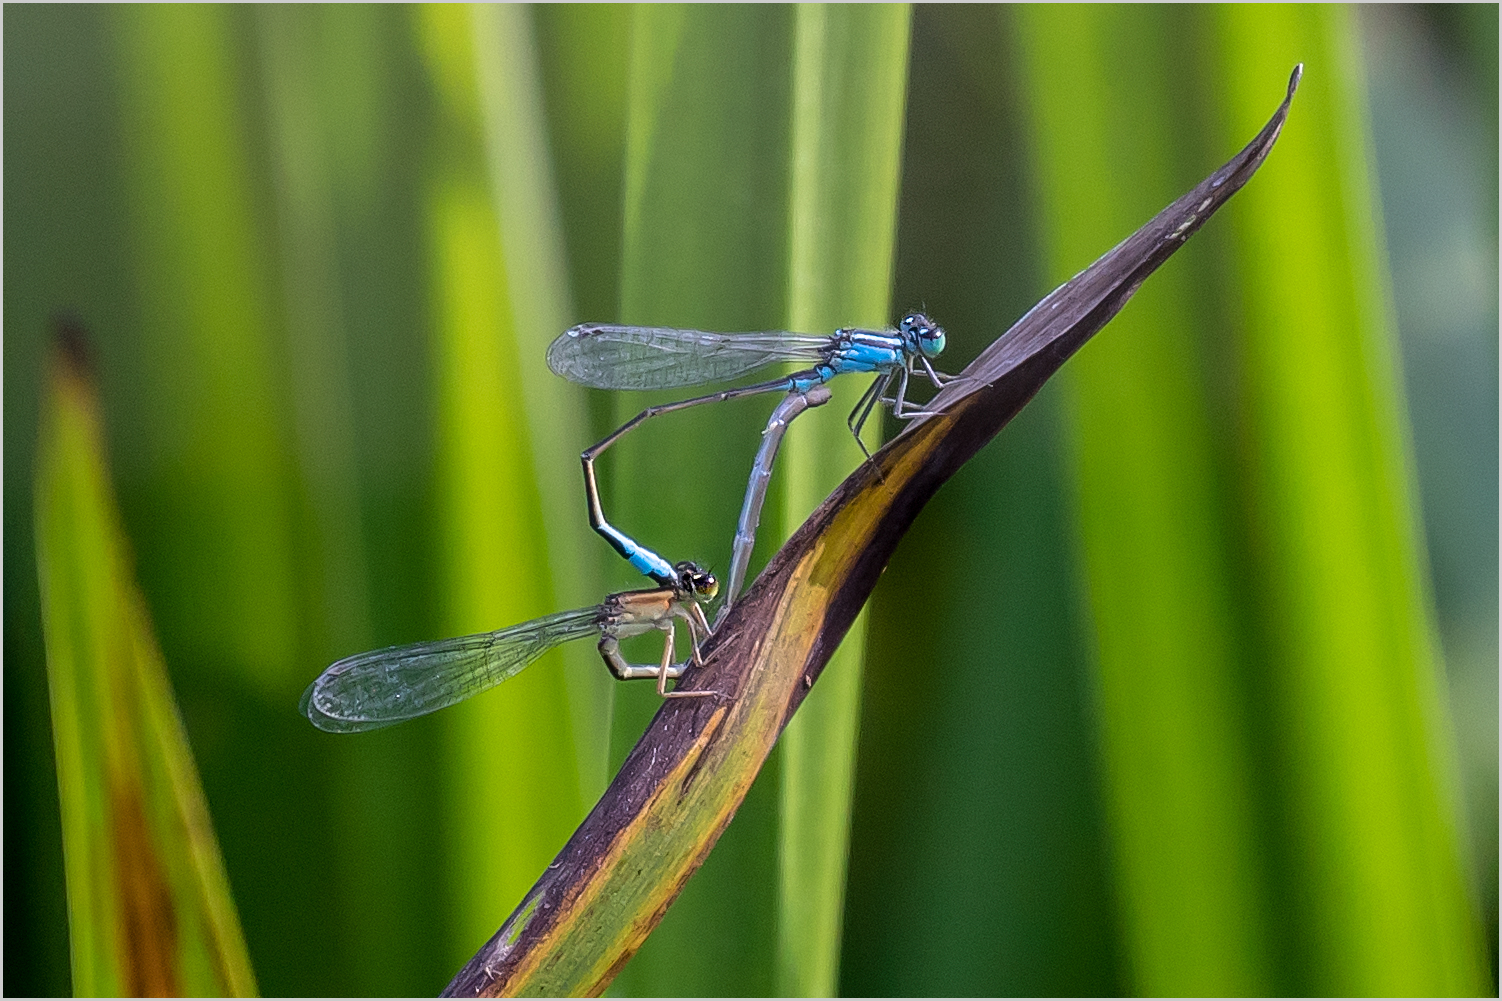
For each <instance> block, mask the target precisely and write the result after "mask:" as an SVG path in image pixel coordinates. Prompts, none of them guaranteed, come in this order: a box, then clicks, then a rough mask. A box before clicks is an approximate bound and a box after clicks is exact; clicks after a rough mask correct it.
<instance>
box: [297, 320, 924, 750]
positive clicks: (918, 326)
mask: <svg viewBox="0 0 1502 1001" xmlns="http://www.w3.org/2000/svg"><path fill="white" fill-rule="evenodd" d="M943 350H944V331H943V329H942V328H940V327H939V326H938V325H937V324H935V323H934V322H933V321H931V320H930V319H929V318H928V317H927V316H925V315H923V314H922V313H910V314H908V315H907V316H904V317H903V318H902V320H901V321H900V322H899V323H898V325H897V327H896V329H891V330H866V329H860V328H844V329H840V330H837V331H835V332H834V333H833V334H829V335H826V336H822V337H821V336H814V335H808V334H795V333H787V332H773V333H748V334H717V333H710V332H708V331H702V330H681V329H677V328H671V327H635V326H624V325H618V324H584V325H581V326H577V327H573V328H571V329H570V330H568V331H566V332H565V333H563V334H562V335H560V336H559V337H558V338H557V339H556V340H555V341H553V343H552V345H551V346H549V348H548V359H547V360H548V367H549V368H551V369H552V370H553V372H554V373H556V374H558V375H560V376H563V377H564V378H566V379H568V380H570V381H572V382H575V383H578V384H580V385H583V386H589V387H592V388H596V389H622V390H625V389H631V390H648V389H673V388H682V387H687V386H696V385H703V384H706V383H713V382H728V381H732V380H735V379H738V378H740V377H742V376H745V375H748V374H750V373H751V372H754V371H757V370H759V369H762V368H765V367H766V366H768V365H773V364H785V363H795V364H796V363H802V364H806V365H808V367H807V368H804V369H802V370H800V371H798V372H794V373H793V374H791V375H786V376H782V377H780V378H776V379H769V380H766V381H764V382H757V383H753V384H751V385H746V386H738V387H735V388H732V389H726V390H721V391H720V392H716V393H710V394H707V395H704V396H696V397H693V398H691V399H687V400H681V401H679V402H676V403H668V404H662V405H659V406H653V407H648V408H647V409H646V410H643V411H642V412H641V413H640V414H637V415H636V416H635V417H633V418H632V419H631V420H629V421H627V422H626V423H625V424H623V425H621V426H620V427H619V428H617V429H616V430H615V431H613V432H612V433H611V434H609V435H608V436H606V437H605V438H603V439H602V440H600V441H599V442H597V443H595V444H594V445H592V446H590V447H589V448H588V449H586V450H585V451H584V453H583V454H582V456H581V459H582V461H583V465H584V490H585V500H586V507H587V510H588V515H589V523H590V526H591V527H592V528H593V529H594V530H595V531H596V532H598V533H599V534H600V535H601V536H602V537H603V538H604V539H605V540H606V541H607V542H608V543H610V545H611V547H612V548H614V549H615V551H616V552H618V553H619V554H620V555H621V556H622V557H624V558H625V559H626V560H627V561H628V562H630V564H631V565H632V566H633V567H635V568H636V569H637V570H639V571H640V572H641V573H643V574H645V575H646V576H647V577H649V578H650V579H651V580H652V581H653V582H654V583H655V584H656V585H657V586H656V587H654V588H647V589H643V590H636V591H622V592H618V593H616V594H611V595H608V596H607V597H606V598H605V600H604V601H603V602H601V603H600V604H598V605H594V606H592V607H589V608H581V609H576V610H573V611H568V612H558V613H556V614H553V615H547V616H543V617H542V618H539V619H533V620H532V621H530V622H524V623H522V624H521V625H517V626H512V627H510V628H507V629H499V630H496V631H494V632H489V633H478V634H476V635H472V636H461V637H457V638H454V639H446V640H437V641H434V642H427V643H414V644H410V645H407V646H398V647H389V648H387V649H384V650H375V651H372V652H369V653H362V654H357V655H355V656H353V657H346V658H344V659H343V660H340V661H338V662H337V663H335V664H333V665H331V666H330V667H329V668H328V669H327V670H326V671H324V672H323V673H322V674H321V675H319V677H318V678H317V680H315V681H314V682H313V683H312V684H311V685H309V686H308V689H307V691H305V692H304V693H303V697H302V703H301V707H302V711H303V712H304V713H305V714H306V715H307V716H308V718H309V719H310V720H311V721H312V722H313V724H314V725H315V726H317V727H318V728H320V729H322V730H328V731H331V732H336V733H347V732H353V731H360V730H373V729H376V728H378V727H383V726H389V725H391V724H393V723H399V722H402V721H404V720H408V719H412V718H414V717H416V716H422V715H425V714H427V713H430V712H434V711H435V710H438V709H442V708H444V707H446V706H451V705H453V704H455V703H457V702H461V701H463V700H464V699H467V698H469V697H470V696H471V695H475V694H478V693H479V692H482V691H484V690H486V689H487V688H490V687H492V686H494V685H497V684H499V683H501V682H502V681H505V680H506V679H507V678H510V677H512V676H513V675H515V674H517V673H518V672H520V671H521V670H522V669H523V668H525V667H526V666H527V665H528V664H530V663H532V661H534V660H536V659H537V658H538V657H540V656H542V655H543V654H544V653H546V652H547V651H548V650H551V649H552V648H553V647H555V646H558V645H559V644H561V643H566V642H568V641H570V640H575V639H583V638H585V637H591V636H598V637H599V640H598V646H599V650H600V655H601V657H602V658H603V660H604V661H605V664H606V666H607V667H608V668H609V669H610V672H611V673H612V674H613V675H615V677H617V678H619V679H621V680H630V679H636V678H655V679H656V681H657V690H658V692H659V693H660V694H662V695H663V696H665V697H687V696H710V695H715V694H716V693H714V692H708V691H681V690H679V691H673V692H669V691H667V688H666V685H667V682H668V681H669V680H670V679H676V678H679V677H680V676H681V675H682V674H683V672H684V670H685V669H686V668H687V664H686V663H680V664H674V663H672V660H673V644H674V636H675V628H674V627H675V623H676V622H677V620H679V619H682V620H683V621H684V622H685V623H686V624H687V626H688V630H689V634H690V640H691V646H692V649H693V654H692V657H691V659H692V661H693V662H694V663H696V664H697V663H699V662H700V654H699V645H700V643H701V642H702V641H703V640H704V639H705V638H706V637H707V636H708V635H709V632H710V627H709V623H708V620H707V618H706V617H705V614H704V609H703V606H704V604H705V603H707V602H709V601H712V600H713V599H714V598H715V596H716V595H717V594H718V592H719V582H718V581H717V580H716V579H715V577H714V576H713V575H712V574H710V573H709V572H708V571H706V570H704V569H703V568H702V567H700V566H699V565H698V564H695V563H692V562H689V561H681V562H678V563H670V562H669V561H668V560H666V559H664V558H663V557H662V556H660V555H658V554H657V553H656V552H654V551H653V550H651V549H648V548H647V547H645V546H643V545H641V544H640V543H638V542H636V541H635V540H634V539H632V538H631V537H630V536H628V535H626V534H625V533H624V532H622V531H620V530H619V529H617V528H615V527H614V526H613V525H611V524H610V523H609V521H607V520H606V518H605V513H604V509H603V507H602V505H601V502H600V492H599V487H598V485H597V482H596V478H595V460H596V459H597V458H598V457H599V456H600V454H601V453H603V452H604V451H605V450H606V449H608V448H610V446H611V445H613V444H615V443H616V442H617V441H619V440H620V439H621V438H622V437H623V436H624V435H626V434H628V433H629V432H630V431H632V430H633V429H635V428H637V427H639V426H640V425H641V424H642V423H644V422H645V421H647V420H649V419H651V418H653V417H657V416H660V415H662V414H668V413H672V412H674V411H679V410H684V409H687V408H689V407H694V406H698V405H700V404H704V403H715V402H721V401H725V400H733V399H737V398H739V397H743V396H753V395H757V394H761V393H773V392H779V391H780V392H783V393H786V394H787V396H786V398H785V399H784V401H783V402H782V403H781V404H779V406H778V407H777V409H776V410H775V411H774V412H773V415H772V418H771V419H770V420H769V422H768V424H767V429H766V431H765V432H764V440H763V446H762V449H761V451H760V452H758V455H757V459H756V463H755V465H754V466H753V468H752V472H751V479H750V482H749V483H748V484H747V489H746V502H745V504H744V506H743V507H742V511H741V518H740V524H739V525H738V527H737V531H736V536H735V543H734V550H733V555H732V560H731V574H730V584H731V586H730V588H729V589H728V591H727V594H726V604H727V607H728V604H729V602H731V601H733V600H734V599H735V597H736V595H737V592H738V591H739V588H740V583H741V579H742V577H743V575H744V572H745V566H746V562H747V561H748V560H749V558H750V554H751V549H752V544H753V543H754V541H755V528H756V521H757V519H758V517H759V515H760V507H761V500H762V498H763V497H764V496H765V491H766V484H767V480H768V479H769V478H770V476H771V470H772V460H773V458H774V457H775V453H776V449H777V444H778V442H780V440H781V434H782V431H783V430H785V428H786V426H787V424H788V422H790V421H791V420H792V418H793V417H796V416H797V415H798V413H800V412H801V411H802V410H803V409H806V408H808V407H810V406H819V405H821V404H822V403H824V402H826V401H827V400H828V399H829V390H828V388H827V385H826V384H827V383H828V382H829V381H830V380H832V379H834V378H835V377H836V376H839V375H844V374H847V373H861V372H864V373H867V374H874V375H875V379H874V380H873V381H872V383H871V385H870V387H869V388H868V389H867V390H866V392H865V394H864V395H863V396H862V397H861V398H860V401H859V402H858V403H857V404H856V406H855V409H854V410H852V411H851V412H850V416H849V417H848V418H847V421H846V423H847V424H848V426H849V427H850V430H851V433H852V434H854V435H855V440H856V442H857V443H858V444H860V447H861V450H862V451H863V452H865V454H866V457H867V459H868V460H869V459H870V453H869V452H867V451H866V446H865V445H864V443H861V439H860V432H861V428H862V427H863V426H864V425H865V423H866V420H867V419H868V418H869V417H870V415H871V412H872V410H873V409H874V408H875V407H876V406H877V405H878V404H882V405H885V406H887V407H889V408H890V409H891V411H892V413H893V414H895V415H896V416H897V417H899V418H903V419H909V418H914V417H922V416H929V414H928V412H927V411H926V410H923V409H921V408H915V407H914V406H913V405H912V404H910V403H909V402H908V400H907V391H908V384H909V380H910V379H911V378H912V377H913V376H914V375H917V374H921V375H923V376H924V377H926V378H927V379H928V380H929V381H930V382H931V383H932V384H933V385H934V386H935V387H940V386H942V385H943V384H944V383H945V382H946V381H947V380H948V378H949V377H948V376H944V375H942V374H941V373H939V372H937V371H936V370H935V369H934V368H933V365H932V359H935V358H937V357H938V356H939V354H940V353H941V352H942V351H943ZM894 383H895V389H894ZM654 630H659V631H662V632H663V633H665V634H666V635H665V643H664V647H663V653H662V658H661V660H660V662H659V663H657V664H652V665H634V664H631V663H629V662H627V661H626V659H625V658H624V657H623V656H622V655H621V652H620V647H619V640H621V639H624V638H627V637H630V636H637V635H641V634H644V633H647V632H651V631H654Z"/></svg>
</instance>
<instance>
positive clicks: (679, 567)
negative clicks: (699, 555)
mask: <svg viewBox="0 0 1502 1001" xmlns="http://www.w3.org/2000/svg"><path fill="white" fill-rule="evenodd" d="M673 569H674V570H676V571H677V572H678V589H679V590H680V591H683V592H684V593H686V594H687V595H688V596H689V597H691V598H696V599H698V600H700V601H708V600H710V599H712V598H713V597H714V596H715V595H717V594H719V593H720V582H719V581H718V580H716V579H715V575H714V574H712V573H710V572H709V571H708V570H705V569H704V568H703V567H701V566H699V564H697V563H695V562H693V561H692V560H684V561H682V562H681V563H677V564H675V565H674V566H673Z"/></svg>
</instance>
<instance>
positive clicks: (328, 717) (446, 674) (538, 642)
mask: <svg viewBox="0 0 1502 1001" xmlns="http://www.w3.org/2000/svg"><path fill="white" fill-rule="evenodd" d="M600 615H601V609H600V607H599V606H598V605H597V606H595V607H593V608H580V609H576V610H574V611H571V612H559V613H557V614H556V615H547V616H544V617H542V618H540V619H533V620H532V621H531V622H523V623H522V624H521V625H519V626H512V627H511V628H509V629H499V630H496V631H495V632H493V633H479V634H477V635H475V636H460V637H457V638H455V639H447V640H436V641H434V642H432V643H413V644H412V645H410V646H395V647H387V648H386V649H384V650H372V651H371V652H369V653H361V654H356V655H355V656H353V657H346V658H344V659H343V660H341V661H339V662H338V663H336V664H334V665H332V666H331V667H329V669H328V670H326V671H324V672H323V673H322V674H320V675H319V676H318V678H317V680H315V681H314V682H313V683H312V684H311V685H309V686H308V690H307V691H305V692H303V696H302V702H301V703H300V708H301V709H302V711H303V712H304V713H305V714H307V717H308V719H310V720H312V722H313V725H314V726H316V727H318V729H320V730H327V731H329V732H330V733H353V732H355V731H357V730H374V729H376V728H377V727H382V726H390V725H391V724H392V723H400V722H402V721H403V720H408V719H412V718H413V717H415V716H422V715H424V714H426V713H430V712H434V711H435V710H438V709H443V708H444V707H446V706H451V705H453V704H454V703H456V702H462V701H464V700H465V699H467V698H469V697H470V696H471V695H475V694H477V693H479V692H483V691H484V690H485V689H487V688H490V687H492V686H494V685H498V684H500V683H501V682H503V681H505V680H506V679H507V678H509V677H511V676H512V675H514V674H516V673H518V672H519V671H521V669H522V668H524V667H526V666H527V665H528V664H530V663H532V661H534V660H536V659H537V658H538V657H541V656H542V655H543V654H544V653H546V652H547V651H549V650H551V649H552V648H553V647H555V646H557V645H558V644H560V643H566V642H568V641H569V640H574V639H581V638H583V637H585V636H590V635H593V634H595V633H598V632H599V631H600Z"/></svg>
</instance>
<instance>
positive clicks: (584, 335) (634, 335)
mask: <svg viewBox="0 0 1502 1001" xmlns="http://www.w3.org/2000/svg"><path fill="white" fill-rule="evenodd" d="M832 339H833V338H831V337H814V336H811V335H809V334H788V333H764V334H712V333H709V332H707V331H704V330H678V329H676V328H674V327H624V326H617V325H614V324H608V323H586V324H584V325H582V326H578V327H574V328H572V329H570V330H567V331H565V332H564V333H562V334H559V335H558V338H557V339H556V340H554V341H553V343H552V344H550V345H549V346H548V368H551V369H552V370H553V371H554V372H555V373H556V374H558V375H561V376H563V377H564V378H565V379H567V380H569V381H570V382H577V383H578V384H579V385H581V386H593V387H594V388H595V389H670V388H672V387H675V386H696V385H699V384H700V383H706V382H725V381H726V380H729V379H735V378H738V377H740V376H742V375H745V374H746V373H747V372H752V371H755V370H756V369H758V368H762V367H763V366H766V365H771V364H772V363H773V362H784V361H791V362H803V363H808V364H816V363H818V362H820V361H823V360H824V357H825V352H826V349H827V348H828V347H829V344H830V342H831V340H832Z"/></svg>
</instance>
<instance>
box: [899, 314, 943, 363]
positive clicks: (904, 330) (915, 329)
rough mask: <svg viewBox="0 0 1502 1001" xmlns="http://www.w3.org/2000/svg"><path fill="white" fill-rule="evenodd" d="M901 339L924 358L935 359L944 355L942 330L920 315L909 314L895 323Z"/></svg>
mask: <svg viewBox="0 0 1502 1001" xmlns="http://www.w3.org/2000/svg"><path fill="white" fill-rule="evenodd" d="M897 330H898V332H900V333H901V334H902V339H903V340H904V341H906V342H907V343H908V344H911V345H912V346H913V347H915V348H917V349H918V351H919V353H921V354H922V355H923V357H925V358H937V357H939V355H941V354H943V353H944V328H943V327H941V326H939V325H938V324H937V323H935V322H934V321H932V320H930V319H929V318H928V317H926V316H924V315H923V314H922V313H909V314H908V315H906V316H904V317H903V318H902V319H901V320H900V321H898V323H897Z"/></svg>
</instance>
